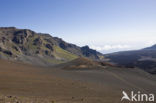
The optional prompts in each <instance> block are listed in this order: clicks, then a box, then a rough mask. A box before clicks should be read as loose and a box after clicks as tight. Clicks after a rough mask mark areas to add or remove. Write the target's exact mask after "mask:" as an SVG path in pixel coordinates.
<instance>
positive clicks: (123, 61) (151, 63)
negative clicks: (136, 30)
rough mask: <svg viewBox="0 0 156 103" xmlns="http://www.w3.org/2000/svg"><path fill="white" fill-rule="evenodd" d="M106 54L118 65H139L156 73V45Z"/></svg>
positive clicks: (106, 56)
mask: <svg viewBox="0 0 156 103" xmlns="http://www.w3.org/2000/svg"><path fill="white" fill-rule="evenodd" d="M104 56H105V58H107V59H109V61H110V62H112V63H115V64H117V65H120V66H126V67H138V68H141V69H143V70H145V71H147V72H149V73H152V74H156V45H153V46H151V47H147V48H144V49H141V50H135V51H123V52H116V53H111V54H106V55H104Z"/></svg>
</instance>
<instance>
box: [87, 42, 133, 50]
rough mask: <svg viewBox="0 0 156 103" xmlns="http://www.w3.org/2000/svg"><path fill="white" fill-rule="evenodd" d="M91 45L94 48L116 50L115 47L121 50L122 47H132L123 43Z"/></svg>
mask: <svg viewBox="0 0 156 103" xmlns="http://www.w3.org/2000/svg"><path fill="white" fill-rule="evenodd" d="M90 47H91V48H93V49H96V50H98V51H103V50H115V49H117V50H120V49H121V50H122V49H128V48H130V46H129V45H121V44H118V45H103V46H94V45H92V46H90Z"/></svg>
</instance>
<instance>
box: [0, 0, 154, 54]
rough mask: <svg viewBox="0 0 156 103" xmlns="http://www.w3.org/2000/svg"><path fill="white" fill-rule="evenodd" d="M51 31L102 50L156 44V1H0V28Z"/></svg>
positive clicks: (107, 50)
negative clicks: (12, 27) (11, 27)
mask: <svg viewBox="0 0 156 103" xmlns="http://www.w3.org/2000/svg"><path fill="white" fill-rule="evenodd" d="M10 26H14V27H17V28H22V29H23V28H24V29H31V30H34V31H36V32H42V33H49V34H51V35H52V36H55V37H60V38H62V39H63V40H65V41H67V42H69V43H73V44H76V45H78V46H84V45H89V46H90V47H91V48H93V49H96V50H98V51H100V52H102V53H111V52H117V51H123V50H135V49H141V48H144V47H148V46H151V45H153V44H155V43H156V0H0V27H10Z"/></svg>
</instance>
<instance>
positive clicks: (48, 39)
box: [0, 27, 103, 66]
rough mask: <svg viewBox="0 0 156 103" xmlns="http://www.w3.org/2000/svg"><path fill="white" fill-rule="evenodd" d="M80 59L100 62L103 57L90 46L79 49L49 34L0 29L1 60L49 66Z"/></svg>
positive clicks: (12, 28)
mask: <svg viewBox="0 0 156 103" xmlns="http://www.w3.org/2000/svg"><path fill="white" fill-rule="evenodd" d="M78 57H87V58H91V59H94V60H100V59H102V58H103V55H102V54H101V53H99V52H97V51H96V50H93V49H90V48H89V47H88V46H84V47H79V46H76V45H74V44H70V43H67V42H65V41H63V40H62V39H60V38H57V37H52V36H51V35H49V34H44V33H36V32H34V31H32V30H29V29H17V28H15V27H1V28H0V58H1V59H8V60H13V61H22V62H25V63H31V64H36V65H44V66H45V65H46V66H49V65H53V64H58V63H63V62H67V61H70V60H73V59H76V58H78Z"/></svg>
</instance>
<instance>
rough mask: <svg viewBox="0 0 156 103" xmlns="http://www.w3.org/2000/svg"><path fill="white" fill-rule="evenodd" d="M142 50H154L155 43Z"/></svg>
mask: <svg viewBox="0 0 156 103" xmlns="http://www.w3.org/2000/svg"><path fill="white" fill-rule="evenodd" d="M144 50H156V44H155V45H153V46H151V47H147V48H144Z"/></svg>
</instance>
